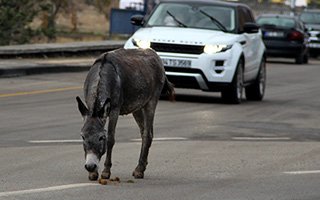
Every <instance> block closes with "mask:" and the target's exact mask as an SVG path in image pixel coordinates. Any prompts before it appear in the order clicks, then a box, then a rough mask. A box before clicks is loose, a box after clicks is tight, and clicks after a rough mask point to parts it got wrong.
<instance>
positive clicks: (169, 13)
mask: <svg viewBox="0 0 320 200" xmlns="http://www.w3.org/2000/svg"><path fill="white" fill-rule="evenodd" d="M167 13H168V15H169V16H170V17H172V19H173V20H174V21H175V22H177V23H178V24H179V26H182V27H185V28H187V27H188V26H187V25H185V24H184V23H182V22H181V21H179V20H178V19H177V18H176V17H175V16H174V15H173V14H172V13H171V12H169V10H167Z"/></svg>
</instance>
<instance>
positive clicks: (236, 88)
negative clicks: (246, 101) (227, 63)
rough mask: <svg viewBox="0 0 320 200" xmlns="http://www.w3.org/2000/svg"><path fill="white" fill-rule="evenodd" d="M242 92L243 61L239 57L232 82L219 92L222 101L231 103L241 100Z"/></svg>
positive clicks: (237, 102)
mask: <svg viewBox="0 0 320 200" xmlns="http://www.w3.org/2000/svg"><path fill="white" fill-rule="evenodd" d="M242 93H243V61H242V60H241V59H240V60H239V62H238V65H237V70H236V72H235V74H234V77H233V80H232V83H231V84H230V85H229V87H228V88H227V89H225V90H223V91H222V92H221V96H222V99H223V101H224V102H226V103H231V104H239V103H241V100H242Z"/></svg>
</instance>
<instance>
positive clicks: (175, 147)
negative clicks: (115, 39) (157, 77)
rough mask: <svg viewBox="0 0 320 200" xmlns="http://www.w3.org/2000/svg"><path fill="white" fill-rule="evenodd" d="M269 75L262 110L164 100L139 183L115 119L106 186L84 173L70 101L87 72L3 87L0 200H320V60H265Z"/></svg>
mask: <svg viewBox="0 0 320 200" xmlns="http://www.w3.org/2000/svg"><path fill="white" fill-rule="evenodd" d="M267 72H268V79H267V81H268V83H267V93H266V96H265V99H264V101H262V102H248V101H244V102H243V103H242V104H241V105H227V104H223V103H222V101H221V99H220V95H219V94H218V93H204V92H200V91H195V90H177V101H176V102H175V103H171V102H168V101H165V100H161V101H160V102H159V106H158V108H157V113H156V119H155V126H154V127H155V141H154V143H153V145H152V147H151V151H150V156H149V165H148V168H147V171H146V173H145V179H143V180H135V179H133V177H132V176H131V172H132V170H133V169H134V168H135V166H136V164H137V161H138V156H139V151H140V142H139V141H138V140H137V139H139V132H138V128H137V126H136V124H135V122H134V120H133V118H132V116H131V115H128V116H123V117H120V119H119V122H118V126H117V133H116V145H115V147H114V151H113V167H112V177H115V176H117V177H119V178H120V180H121V182H120V183H114V184H112V185H99V184H98V183H97V182H90V181H89V180H88V179H87V175H88V174H87V172H86V171H85V169H84V156H83V150H82V145H81V142H80V128H81V126H82V118H81V116H80V113H79V112H78V110H77V105H76V102H75V96H77V95H80V96H82V84H83V81H84V78H85V76H86V73H64V74H50V75H37V76H24V77H18V78H3V79H0V85H1V88H0V119H1V120H0V199H1V200H2V199H3V200H13V199H15V200H16V199H18V200H29V199H30V200H31V199H32V200H37V199H39V200H40V199H41V200H42V199H48V200H50V199H68V200H73V199H74V200H88V199H139V200H140V199H148V200H149V199H156V200H157V199H159V200H163V199H178V200H180V199H181V200H189V199H190V200H195V199H201V200H202V199H203V200H204V199H208V200H209V199H210V200H212V199H217V200H221V199H228V200H251V199H252V200H256V199H258V200H260V199H261V200H265V199H268V200H271V199H276V200H302V199H303V200H318V199H320V190H319V186H320V143H319V141H320V116H319V108H320V98H319V97H320V89H319V86H320V78H319V76H320V61H315V60H311V61H310V64H308V65H295V64H293V63H292V62H291V60H288V61H286V60H285V61H280V60H276V62H275V61H272V62H270V61H269V62H268V63H267ZM101 167H102V165H101Z"/></svg>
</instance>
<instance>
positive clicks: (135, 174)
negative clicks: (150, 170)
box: [132, 170, 144, 179]
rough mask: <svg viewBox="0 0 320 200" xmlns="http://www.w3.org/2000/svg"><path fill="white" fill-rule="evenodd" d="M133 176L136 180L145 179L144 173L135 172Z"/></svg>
mask: <svg viewBox="0 0 320 200" xmlns="http://www.w3.org/2000/svg"><path fill="white" fill-rule="evenodd" d="M132 176H134V178H136V179H142V178H143V177H144V173H143V172H139V171H136V170H134V171H133V173H132Z"/></svg>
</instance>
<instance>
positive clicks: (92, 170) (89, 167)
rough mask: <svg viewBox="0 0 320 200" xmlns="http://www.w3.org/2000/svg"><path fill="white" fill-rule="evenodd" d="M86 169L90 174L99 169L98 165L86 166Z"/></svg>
mask: <svg viewBox="0 0 320 200" xmlns="http://www.w3.org/2000/svg"><path fill="white" fill-rule="evenodd" d="M84 167H85V168H86V170H87V171H88V172H94V171H96V169H97V165H96V164H85V165H84Z"/></svg>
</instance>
